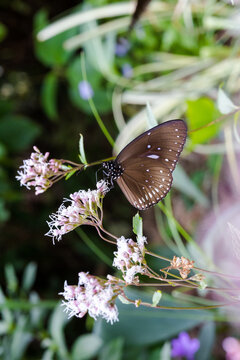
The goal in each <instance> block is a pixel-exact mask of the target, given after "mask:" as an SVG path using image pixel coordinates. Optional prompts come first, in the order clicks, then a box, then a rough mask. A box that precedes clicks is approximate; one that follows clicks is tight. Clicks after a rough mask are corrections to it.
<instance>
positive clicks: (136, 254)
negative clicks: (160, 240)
mask: <svg viewBox="0 0 240 360" xmlns="http://www.w3.org/2000/svg"><path fill="white" fill-rule="evenodd" d="M144 243H146V238H145V237H144V236H138V237H137V242H135V241H133V240H132V239H125V237H124V236H121V237H120V238H119V239H117V248H118V249H117V251H115V252H114V256H115V257H114V260H113V266H115V267H116V268H118V269H119V270H121V271H122V274H123V278H124V280H125V281H126V282H127V283H128V284H130V283H132V282H139V279H138V277H137V276H136V274H144V273H146V260H145V257H144V256H145V247H144Z"/></svg>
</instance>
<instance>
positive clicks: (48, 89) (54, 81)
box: [41, 73, 58, 120]
mask: <svg viewBox="0 0 240 360" xmlns="http://www.w3.org/2000/svg"><path fill="white" fill-rule="evenodd" d="M57 86H58V78H57V76H56V75H55V74H54V73H49V74H47V75H46V76H45V78H44V81H43V86H42V93H41V98H42V105H43V109H44V111H45V113H46V115H47V116H48V117H49V118H50V119H51V120H55V119H56V118H57V117H58V113H57Z"/></svg>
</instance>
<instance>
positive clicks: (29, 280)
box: [22, 262, 37, 291]
mask: <svg viewBox="0 0 240 360" xmlns="http://www.w3.org/2000/svg"><path fill="white" fill-rule="evenodd" d="M36 273H37V265H36V264H35V263H34V262H31V263H29V264H28V265H27V266H26V268H25V270H24V273H23V284H22V287H23V289H24V290H25V291H29V290H30V289H31V287H32V285H33V284H34V281H35V279H36Z"/></svg>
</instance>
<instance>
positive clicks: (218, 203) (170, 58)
mask: <svg viewBox="0 0 240 360" xmlns="http://www.w3.org/2000/svg"><path fill="white" fill-rule="evenodd" d="M108 6H113V8H111V11H110V12H109V10H108V9H109V8H108ZM114 6H115V7H114ZM117 6H118V7H117ZM134 6H135V2H134V1H130V2H124V1H110V0H101V1H97V0H85V1H61V2H59V1H45V0H43V1H36V0H32V1H31V2H29V1H26V0H14V1H11V2H9V1H5V0H2V1H1V4H0V9H1V12H0V45H1V51H0V232H1V237H0V267H1V271H0V284H1V290H0V311H1V313H0V358H2V359H11V360H15V359H40V358H42V359H55V358H56V359H73V360H75V359H91V358H97V359H101V360H102V359H110V360H111V359H129V360H130V359H139V360H140V359H141V360H142V359H150V360H155V359H170V358H171V356H170V341H171V339H172V338H174V337H176V336H177V335H178V333H179V332H180V331H184V330H186V331H189V332H190V334H191V336H192V337H197V338H199V339H200V343H201V352H198V354H197V355H196V359H199V360H204V359H206V360H207V359H223V358H224V356H225V355H224V354H225V352H224V350H223V349H222V345H221V344H222V340H223V339H224V338H225V337H227V336H230V335H231V336H236V337H238V336H239V332H238V327H237V325H239V324H238V323H237V324H236V321H237V319H235V322H234V321H233V320H234V319H233V318H234V315H230V318H229V317H228V316H229V313H228V312H224V311H222V312H221V311H219V312H210V311H209V312H200V313H198V312H196V313H194V312H193V313H189V314H188V315H184V314H179V313H178V314H176V313H174V312H173V313H172V314H170V312H164V313H161V312H159V311H158V312H156V311H155V310H149V309H135V310H132V308H131V309H127V310H126V307H127V305H123V304H120V305H119V306H120V322H119V324H117V325H112V326H111V325H107V326H106V325H105V323H104V322H101V321H98V322H97V323H96V324H95V325H94V321H93V320H92V319H91V318H89V317H85V318H84V319H76V318H74V319H71V321H69V322H68V321H67V318H66V315H65V314H63V312H62V308H60V307H59V298H60V297H59V295H58V293H59V292H61V291H62V290H63V283H64V281H65V280H67V281H68V283H69V284H76V283H77V274H78V272H79V271H89V272H90V273H92V274H96V275H100V276H106V274H108V273H112V274H113V273H114V270H113V268H112V267H111V261H112V252H113V248H112V247H111V246H110V245H109V244H106V243H103V241H102V240H101V239H99V237H98V236H97V233H96V231H95V230H94V229H89V228H87V227H82V229H81V231H80V232H79V233H76V232H71V233H69V234H67V235H66V236H65V237H64V238H63V240H62V241H60V242H58V243H56V244H55V245H53V243H52V241H51V239H50V238H48V237H46V236H44V234H45V233H46V232H47V231H48V226H47V223H46V221H47V220H48V219H49V214H51V213H52V212H55V211H56V209H57V208H58V207H59V206H60V204H61V203H62V199H63V198H64V197H67V196H68V195H69V194H70V193H73V192H74V191H77V190H79V189H88V188H92V189H93V188H95V184H96V170H97V168H89V169H88V170H87V171H85V172H84V173H79V174H76V175H75V176H72V177H71V178H70V179H69V180H68V181H64V180H62V181H61V182H59V183H57V184H56V185H54V187H52V188H51V189H49V190H48V191H47V192H46V193H44V194H41V195H39V196H35V194H34V191H33V190H32V191H29V190H27V189H25V188H20V186H19V183H18V182H17V180H16V179H15V176H16V174H17V170H18V167H19V166H20V165H21V164H22V161H23V159H27V158H28V157H29V155H30V153H31V152H32V146H33V145H37V147H38V148H39V149H40V151H41V152H43V153H45V152H47V151H49V152H50V158H56V159H68V160H71V161H74V162H78V161H79V159H78V142H79V134H80V133H81V134H83V136H84V145H85V152H86V156H87V160H88V161H89V162H93V161H96V160H99V159H104V158H107V157H109V156H111V155H112V153H113V152H115V153H116V152H118V151H119V150H120V149H121V148H123V147H124V146H125V145H126V144H127V143H128V142H129V141H130V140H131V139H132V138H134V137H135V136H137V135H138V134H140V133H141V132H143V131H144V130H145V129H146V128H147V126H148V125H147V124H148V120H147V119H148V118H149V116H150V117H151V114H150V115H149V114H148V115H147V111H146V103H147V102H148V103H149V104H150V106H151V110H150V112H151V111H152V114H154V116H155V118H156V120H157V121H158V122H159V123H160V122H161V121H165V120H169V119H174V118H183V119H185V121H186V122H187V124H188V129H189V131H190V132H191V130H194V129H197V128H200V127H201V126H204V125H207V124H208V123H211V122H212V121H214V120H216V119H218V118H220V117H221V116H223V115H225V117H226V121H225V122H218V123H217V124H215V125H213V126H211V127H205V128H204V129H202V130H199V131H197V132H193V133H189V139H188V142H187V144H186V147H185V150H184V152H183V154H182V157H181V160H180V165H179V167H178V168H177V169H176V172H175V173H174V174H175V178H174V186H173V190H172V191H171V193H170V196H168V197H167V198H166V201H165V202H164V208H162V210H163V211H160V208H159V207H157V206H156V207H155V208H154V209H149V210H147V211H146V212H143V213H142V214H141V215H142V216H143V223H144V234H145V235H146V236H147V238H148V243H149V246H150V247H152V249H154V251H156V252H159V253H161V254H165V255H169V256H171V255H172V254H173V253H174V254H177V255H179V256H181V255H184V254H183V252H184V251H186V252H185V254H190V255H191V258H192V259H193V260H195V261H196V262H197V264H198V265H201V266H202V267H205V268H209V269H213V268H214V266H213V262H214V263H215V264H216V265H217V267H218V269H219V268H220V269H221V260H219V259H221V256H223V257H224V254H221V256H220V255H217V254H216V251H215V250H214V247H215V246H216V247H217V248H218V247H219V243H217V240H218V235H217V229H218V225H217V223H216V222H217V221H218V219H219V218H220V215H219V214H220V213H219V212H218V211H219V209H220V211H221V222H222V223H223V224H225V223H226V224H227V222H230V223H231V222H233V225H234V226H235V227H237V224H239V221H238V220H239V211H238V210H239V207H238V210H237V211H235V209H236V206H237V205H236V203H237V202H238V199H239V177H240V173H239V141H238V140H239V137H238V135H237V134H238V124H237V117H236V111H235V114H233V115H232V112H233V110H234V107H233V103H234V104H235V105H236V109H237V106H239V103H240V101H239V89H240V78H239V75H240V67H239V56H240V53H239V35H240V34H239V20H240V17H239V11H240V10H239V4H238V3H237V2H234V1H233V4H232V3H228V2H227V1H215V0H211V1H210V0H205V1H202V2H195V1H190V0H189V1H181V0H179V1H164V2H161V1H151V2H150V3H149V5H148V8H147V11H146V12H144V13H143V14H141V16H140V19H139V20H138V22H137V24H136V25H135V28H134V29H133V30H132V32H131V33H130V34H127V28H128V25H129V23H130V16H131V13H132V11H133V9H134ZM94 9H95V10H96V11H95V12H94ZM91 11H92V12H91ZM100 12H101V13H102V14H103V15H100ZM72 16H75V17H76V16H77V19H78V23H77V25H76V26H75V27H72V26H71V21H72V19H73V18H72ZM59 19H63V20H64V25H63V23H62V24H61V23H60V26H59V28H57V30H56V31H57V33H56V36H52V35H51V33H50V30H51V28H50V27H48V24H57V22H58V20H59ZM65 25H66V27H65V31H63V28H62V29H61V26H65ZM42 29H44V30H43V31H42V32H40V30H42ZM44 31H45V32H44ZM43 40H44V41H43ZM83 53H84V58H85V64H86V72H87V78H88V82H89V84H90V85H91V87H92V90H93V101H94V104H95V106H96V109H97V110H98V112H99V114H100V116H101V119H102V120H103V122H104V124H105V126H106V128H107V130H108V132H109V133H110V134H111V136H112V138H113V139H114V140H116V142H115V147H114V149H113V148H112V146H111V145H110V144H109V142H108V140H107V138H106V137H105V134H104V133H103V132H102V131H101V129H100V127H99V126H98V123H97V121H96V119H95V116H94V114H93V113H92V110H91V108H90V106H89V103H88V101H87V100H86V99H84V96H83V94H82V93H81V92H80V90H79V84H80V83H81V81H83V75H82V68H81V59H80V56H81V54H83ZM219 87H221V88H222V89H224V92H222V93H221V92H220V95H219ZM225 94H228V96H229V98H231V101H232V102H233V103H229V104H228V102H227V101H226V98H225ZM229 102H230V100H229ZM229 109H230V110H229ZM228 113H230V115H229V117H227V114H228ZM234 116H235V118H234ZM234 121H235V123H234ZM233 124H235V125H234V126H233ZM99 174H100V173H98V176H100V175H99ZM231 199H233V200H234V201H233V200H231ZM160 207H161V205H160ZM233 207H234V209H233ZM164 209H165V214H164ZM166 209H167V210H166ZM226 209H230V210H229V211H226ZM225 214H226V216H225ZM229 214H230V215H229ZM231 214H233V215H231ZM134 215H135V209H133V208H132V207H131V206H130V204H129V203H128V202H127V200H126V199H125V198H124V196H123V194H122V193H121V191H120V189H119V188H118V187H117V186H116V187H115V188H114V189H113V190H112V191H111V192H110V193H108V194H107V196H106V198H105V199H104V224H105V227H106V228H107V229H108V230H109V231H110V232H112V233H114V234H115V235H116V236H121V235H124V236H128V237H132V216H134ZM231 216H232V217H234V219H233V220H232V218H231ZM209 219H211V221H209ZM176 222H178V223H180V224H181V226H182V228H183V229H185V230H186V232H187V233H189V234H190V237H191V239H193V240H192V242H191V243H187V242H186V241H185V240H186V238H187V237H184V232H183V231H179V227H178V226H177V225H176ZM209 234H210V235H209ZM212 234H213V235H212ZM221 236H222V237H223V238H224V237H225V240H226V241H227V243H228V240H229V244H230V245H229V246H232V245H231V244H232V242H231V240H230V239H229V237H231V232H229V231H226V233H225V232H224V227H223V229H222V230H221ZM206 239H207V240H206ZM195 240H196V241H197V242H198V243H197V245H196V242H195ZM225 240H224V241H225ZM206 241H209V242H210V243H209V242H208V243H207V245H206ZM92 244H94V245H95V246H96V248H97V249H99V251H100V252H101V251H103V252H104V253H105V254H106V255H107V257H108V261H107V263H104V262H103V259H102V258H101V256H100V257H99V253H98V251H96V250H95V251H93V249H92ZM210 244H212V247H210ZM236 246H237V247H238V245H236ZM199 247H200V248H201V249H203V250H205V255H206V254H207V255H209V256H208V257H207V258H206V257H205V256H204V252H203V253H202V252H201V251H199ZM209 247H210V248H211V251H210V250H209ZM234 254H235V253H234V251H232V252H231V251H230V252H229V255H228V256H229V259H228V260H226V259H225V260H226V261H225V263H226V264H227V263H228V262H229V263H231V264H232V258H233V259H234V261H235V260H236V256H235V255H234ZM210 255H211V256H210ZM215 255H216V256H215ZM219 256H220V258H219ZM209 259H210V260H209ZM237 259H238V258H237ZM211 261H212V262H211ZM238 261H239V259H238ZM236 263H237V260H236ZM226 264H225V265H226ZM152 266H153V267H155V269H156V270H157V269H159V267H160V264H159V263H157V262H156V263H155V262H153V263H152ZM228 270H229V272H231V271H236V272H237V266H236V267H233V270H232V268H231V269H229V268H228V266H227V265H226V266H224V268H223V269H222V271H224V272H228ZM236 275H240V274H236ZM211 281H214V280H210V283H211ZM219 286H222V284H220V285H219ZM236 286H239V285H236ZM149 294H150V295H149ZM149 294H148V293H146V292H144V293H142V294H141V296H143V298H144V297H149V296H151V293H150V292H149ZM132 296H136V297H138V296H139V293H136V294H135V293H134V290H133V293H132ZM168 296H169V301H170V303H171V301H174V298H172V297H170V293H169V294H168ZM34 303H37V306H34ZM131 316H133V317H132V318H131ZM231 316H232V317H231ZM203 346H204V349H205V350H204V351H203Z"/></svg>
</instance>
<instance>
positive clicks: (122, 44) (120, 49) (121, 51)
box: [115, 38, 130, 57]
mask: <svg viewBox="0 0 240 360" xmlns="http://www.w3.org/2000/svg"><path fill="white" fill-rule="evenodd" d="M129 49H130V44H129V42H128V40H127V39H124V38H120V39H119V40H118V42H117V43H116V46H115V54H116V55H117V56H119V57H123V56H124V55H126V54H127V52H128V50H129Z"/></svg>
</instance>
